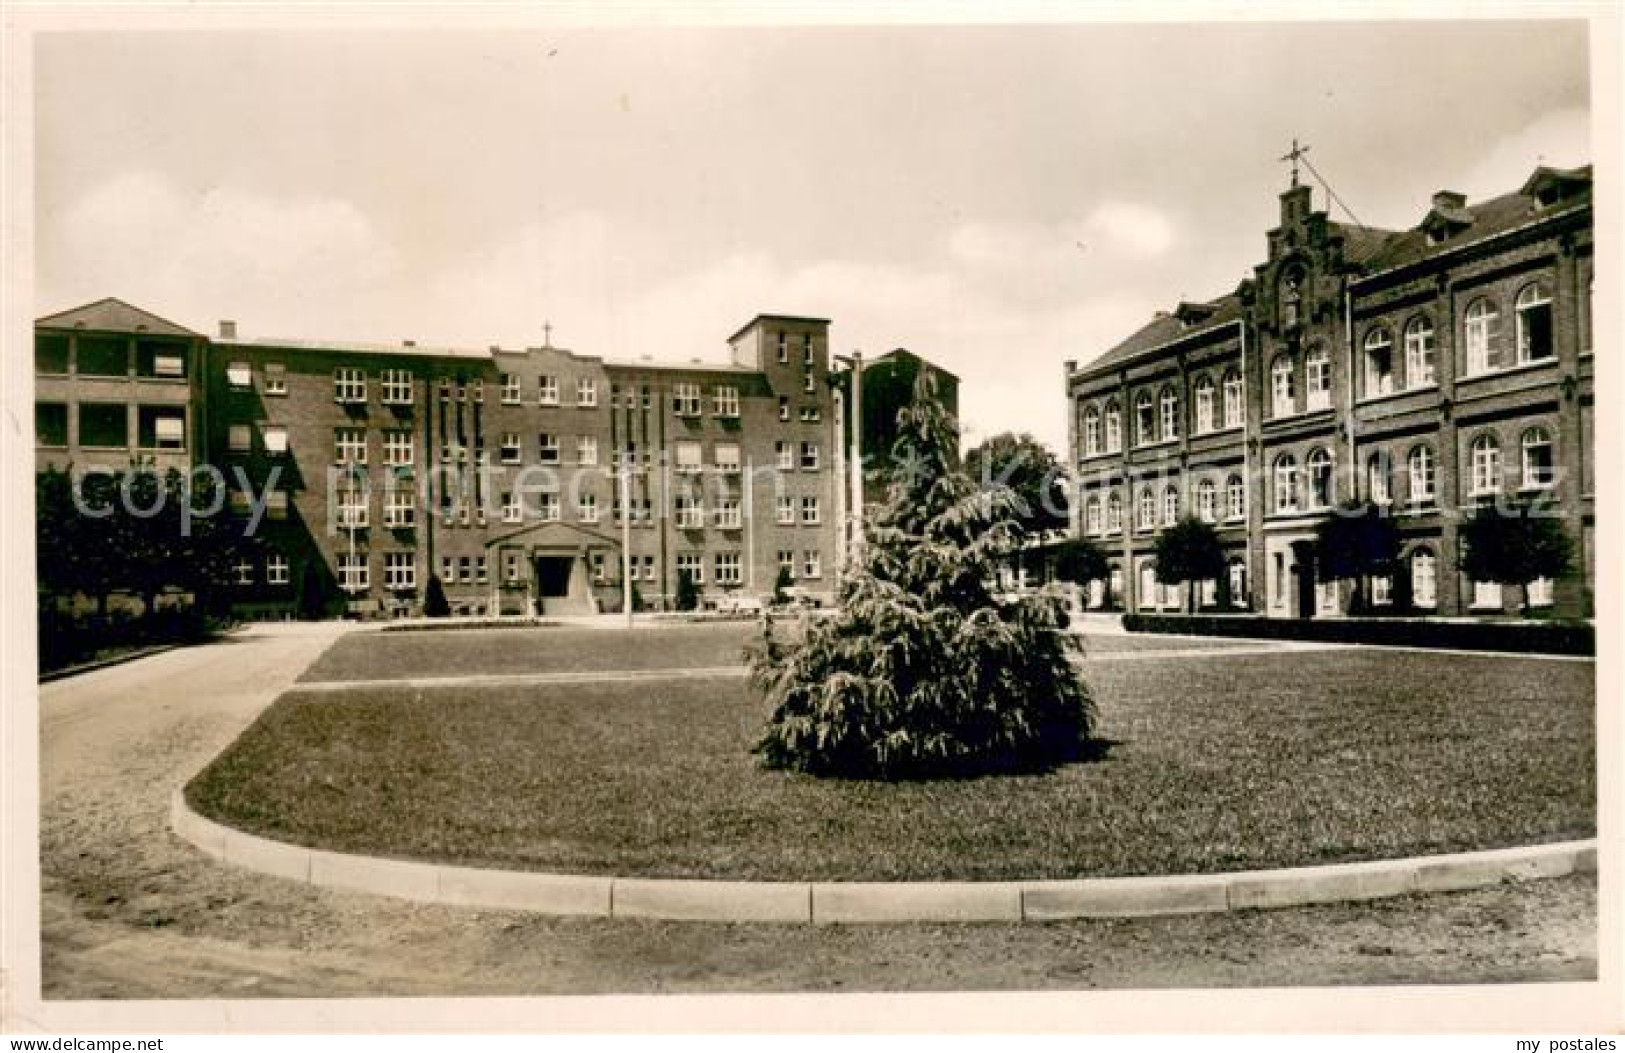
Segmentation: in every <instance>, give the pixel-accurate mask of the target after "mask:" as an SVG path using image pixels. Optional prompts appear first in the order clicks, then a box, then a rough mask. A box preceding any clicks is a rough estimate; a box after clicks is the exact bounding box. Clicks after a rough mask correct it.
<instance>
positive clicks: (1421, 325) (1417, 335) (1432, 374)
mask: <svg viewBox="0 0 1625 1053" xmlns="http://www.w3.org/2000/svg"><path fill="white" fill-rule="evenodd" d="M1435 359H1436V355H1435V352H1434V342H1433V323H1432V322H1430V321H1428V320H1427V319H1426V318H1424V317H1422V316H1421V315H1417V316H1416V317H1415V318H1412V319H1411V320H1410V321H1409V322H1406V323H1405V386H1406V387H1407V388H1425V387H1428V386H1429V385H1431V384H1435V383H1437V382H1438V369H1437V366H1436V363H1435Z"/></svg>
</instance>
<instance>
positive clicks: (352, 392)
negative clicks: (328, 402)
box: [333, 366, 367, 402]
mask: <svg viewBox="0 0 1625 1053" xmlns="http://www.w3.org/2000/svg"><path fill="white" fill-rule="evenodd" d="M333 401H334V402H365V401H367V374H366V373H364V372H362V371H361V370H359V369H356V368H354V367H353V366H340V367H339V368H337V369H335V370H333Z"/></svg>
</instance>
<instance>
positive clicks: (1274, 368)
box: [1270, 354, 1298, 417]
mask: <svg viewBox="0 0 1625 1053" xmlns="http://www.w3.org/2000/svg"><path fill="white" fill-rule="evenodd" d="M1294 372H1295V369H1294V367H1293V364H1292V356H1291V355H1288V354H1281V355H1276V356H1275V361H1273V362H1271V363H1270V415H1271V416H1273V417H1290V416H1292V415H1293V414H1294V413H1296V412H1297V411H1298V407H1297V395H1296V393H1295V392H1294V391H1293V386H1294V379H1293V374H1294Z"/></svg>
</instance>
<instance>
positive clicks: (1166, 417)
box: [1161, 388, 1179, 442]
mask: <svg viewBox="0 0 1625 1053" xmlns="http://www.w3.org/2000/svg"><path fill="white" fill-rule="evenodd" d="M1161 405H1162V439H1163V441H1165V442H1166V441H1167V440H1169V439H1176V438H1178V437H1179V396H1178V395H1175V394H1174V389H1173V388H1163V389H1162V399H1161Z"/></svg>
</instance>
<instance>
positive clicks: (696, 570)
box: [677, 552, 705, 585]
mask: <svg viewBox="0 0 1625 1053" xmlns="http://www.w3.org/2000/svg"><path fill="white" fill-rule="evenodd" d="M684 571H687V572H688V579H689V580H690V581H692V582H693V583H694V584H696V585H704V584H705V556H704V555H702V554H701V553H698V552H679V553H678V554H677V573H678V574H682V573H683V572H684Z"/></svg>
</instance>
